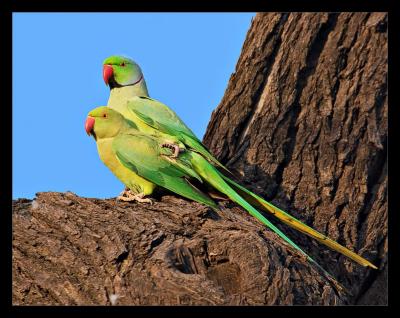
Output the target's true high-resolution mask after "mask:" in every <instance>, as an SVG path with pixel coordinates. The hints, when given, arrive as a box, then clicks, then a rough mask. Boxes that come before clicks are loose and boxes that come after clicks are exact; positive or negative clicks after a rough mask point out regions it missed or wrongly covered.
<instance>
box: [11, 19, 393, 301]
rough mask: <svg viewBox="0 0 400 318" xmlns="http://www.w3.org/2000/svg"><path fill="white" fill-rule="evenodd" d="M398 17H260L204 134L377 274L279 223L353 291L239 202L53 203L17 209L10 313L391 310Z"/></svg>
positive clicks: (24, 203) (167, 198)
mask: <svg viewBox="0 0 400 318" xmlns="http://www.w3.org/2000/svg"><path fill="white" fill-rule="evenodd" d="M386 19H387V18H386V15H385V14H377V13H372V14H368V13H367V14H364V13H358V14H351V13H345V14H257V16H256V18H255V19H254V21H253V23H252V26H251V29H250V30H249V32H248V35H247V39H246V41H245V44H244V47H243V50H242V53H241V56H240V58H239V61H238V64H237V68H236V72H235V74H233V75H232V77H231V79H230V82H229V85H228V88H227V91H226V94H225V96H224V98H223V100H222V102H221V104H220V105H219V106H218V108H217V109H216V111H215V112H214V113H213V116H212V119H211V122H210V124H209V127H208V130H207V133H206V135H205V143H206V144H207V145H208V146H209V147H210V149H211V150H212V151H213V152H214V153H215V154H216V155H217V157H218V158H219V159H220V160H221V161H222V162H224V163H226V164H227V165H228V167H229V168H230V169H232V171H235V172H237V174H238V175H242V176H243V178H242V182H243V183H244V184H245V185H246V186H247V187H249V188H251V189H253V190H254V191H256V192H258V193H260V194H262V195H263V196H264V197H265V198H266V199H269V200H271V201H272V202H274V203H275V204H276V205H278V206H280V207H282V208H283V209H286V210H287V211H289V212H290V213H292V214H294V215H295V216H296V217H298V218H299V219H301V220H303V221H304V222H306V223H308V224H310V225H312V226H313V227H315V228H317V229H318V230H319V231H321V232H323V233H326V234H328V235H330V236H331V237H332V238H334V239H336V240H338V241H339V242H340V243H341V244H343V245H345V246H347V247H349V248H351V249H354V250H355V251H357V252H358V253H360V254H362V256H364V257H366V258H368V259H369V260H371V261H372V262H374V263H375V264H377V265H379V270H369V269H365V268H363V267H360V266H358V265H357V264H354V263H352V262H351V261H349V260H347V259H346V258H344V257H341V256H339V255H338V254H337V253H334V252H331V251H328V250H327V249H326V248H325V247H323V246H319V245H317V244H316V243H315V242H314V241H312V240H311V239H308V238H306V237H304V235H302V234H299V233H296V232H294V231H292V230H290V229H289V228H287V227H285V226H281V225H279V226H281V228H282V230H284V231H285V232H286V233H288V235H289V236H290V237H292V238H293V239H294V241H295V242H298V243H299V245H300V246H302V247H303V248H304V249H305V250H306V251H307V252H309V253H310V254H311V255H312V256H313V257H314V258H316V259H317V261H319V263H320V264H321V265H322V266H323V267H324V268H325V269H327V270H328V271H330V272H331V273H332V274H333V275H334V276H335V277H336V278H337V279H338V281H339V282H340V283H341V284H342V285H344V286H345V287H346V288H347V289H348V290H350V291H351V292H352V295H350V294H349V293H347V292H345V291H338V289H337V285H336V284H335V283H334V282H332V281H330V280H328V279H327V278H326V277H325V276H323V275H322V274H321V272H320V271H319V270H318V269H316V268H315V267H314V266H312V265H310V264H309V263H307V262H306V261H305V260H304V258H302V257H301V256H300V255H299V254H298V253H297V252H296V251H295V250H293V249H292V248H291V247H289V246H288V245H287V244H286V243H284V242H283V241H282V240H281V239H280V238H279V237H278V236H277V235H276V234H274V233H273V232H271V231H270V230H268V229H267V228H265V227H264V226H263V225H261V224H260V223H259V222H258V221H257V220H255V219H254V218H253V217H251V216H249V215H248V213H246V212H244V211H243V210H242V209H241V208H239V207H237V206H236V205H235V204H233V203H229V202H227V201H222V202H220V206H221V210H220V211H219V212H218V213H217V212H214V211H212V210H211V209H209V208H206V207H204V206H203V205H201V204H197V203H193V202H189V201H187V200H184V199H182V198H179V197H177V196H176V195H165V194H164V195H161V196H159V197H158V200H157V201H156V202H155V203H154V204H153V205H151V206H150V205H146V204H137V203H126V202H116V201H115V200H114V199H107V200H99V199H90V198H81V197H78V196H76V195H74V194H73V193H70V192H67V193H54V192H48V193H39V194H38V195H37V198H36V199H35V200H33V201H32V200H27V199H19V200H15V201H14V202H13V304H14V305H27V304H63V305H105V304H106V305H147V304H151V305H159V304H165V305H170V304H171V305H175V304H198V305H232V304H242V305H247V304H251V305H252V304H268V305H291V304H307V305H309V304H315V305H337V304H385V303H386V302H387V296H386V294H387V292H386V290H387V284H386V281H387V277H386V276H387V269H386V268H387V267H386V263H387V259H386V255H387V221H386V220H387V200H386V184H387V174H386V145H387V142H386V136H387V126H386V119H387V99H386V96H387V94H386V72H387V71H386V63H387V34H386ZM228 123H229V125H228Z"/></svg>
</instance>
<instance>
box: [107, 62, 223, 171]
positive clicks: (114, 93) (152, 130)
mask: <svg viewBox="0 0 400 318" xmlns="http://www.w3.org/2000/svg"><path fill="white" fill-rule="evenodd" d="M103 78H104V81H105V83H106V84H107V85H109V87H110V98H109V100H108V104H107V106H108V107H110V108H112V109H115V110H117V111H118V112H120V113H121V114H122V115H123V116H124V117H125V118H127V119H129V120H131V121H132V122H134V123H135V124H136V125H137V128H138V129H139V130H140V131H142V132H145V133H149V134H152V135H156V136H159V137H160V138H162V139H163V140H164V141H165V142H164V145H163V146H164V147H170V148H173V149H174V153H173V154H172V156H173V157H176V156H178V154H179V152H181V151H183V150H184V149H186V148H189V149H191V150H194V151H197V152H198V153H200V154H202V155H203V156H204V157H205V158H206V159H207V160H208V161H210V162H212V163H213V164H215V165H217V166H220V167H221V168H223V169H225V170H227V169H226V168H225V167H224V166H223V165H222V164H221V163H220V162H219V161H218V160H217V159H216V158H214V157H213V156H212V155H211V153H210V152H209V151H208V150H207V148H206V147H205V146H204V145H203V144H202V142H201V141H200V140H199V139H198V138H197V137H196V135H195V134H194V133H193V132H192V131H191V130H190V129H189V128H188V127H187V126H186V125H185V124H184V122H183V121H182V120H181V119H180V118H179V117H178V115H177V114H176V113H175V112H174V111H173V110H172V109H170V108H169V107H168V106H166V105H164V104H163V103H160V102H159V101H156V100H154V99H151V98H150V97H149V96H148V91H147V86H146V82H145V80H144V77H143V73H142V71H141V69H140V67H139V66H138V65H137V64H136V63H135V62H134V61H133V60H131V59H129V58H127V57H123V56H117V55H116V56H110V57H108V58H107V59H105V60H104V62H103Z"/></svg>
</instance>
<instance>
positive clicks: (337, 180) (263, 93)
mask: <svg viewBox="0 0 400 318" xmlns="http://www.w3.org/2000/svg"><path fill="white" fill-rule="evenodd" d="M204 141H205V144H206V145H207V146H209V148H210V149H211V151H212V152H213V153H214V154H215V155H216V156H217V157H218V158H219V159H220V160H221V161H222V162H223V163H225V164H226V165H227V166H228V167H229V168H230V169H231V170H233V171H236V172H237V173H238V174H240V175H242V176H244V182H245V184H246V185H248V186H249V187H253V189H255V190H256V191H258V193H260V194H262V195H264V196H265V197H266V198H268V199H270V200H272V201H273V202H275V203H276V204H278V205H279V206H281V207H283V208H286V209H287V210H289V211H293V213H294V214H295V215H296V216H297V217H299V218H300V219H302V220H304V221H305V222H306V223H307V224H309V225H312V226H313V227H315V228H316V229H318V230H320V231H322V232H323V233H326V234H328V235H329V236H331V237H332V238H334V239H336V240H338V241H339V242H340V243H342V244H344V245H345V246H347V247H349V248H351V249H353V250H355V251H357V252H359V253H360V254H362V255H363V256H364V257H367V258H368V259H371V260H373V261H374V262H375V263H376V264H377V265H379V271H374V270H368V269H364V268H360V267H359V266H358V265H356V264H354V263H352V262H350V261H348V260H346V259H345V258H344V257H339V256H338V255H337V254H335V253H333V252H329V253H321V251H322V250H325V248H323V247H321V246H317V245H314V244H312V245H311V244H310V243H309V242H308V241H307V240H303V241H301V240H302V238H301V236H299V235H296V233H292V232H291V233H292V236H293V237H295V238H296V240H297V241H300V242H303V244H304V245H305V246H307V247H308V250H310V249H311V250H312V251H313V252H312V254H313V255H314V256H315V257H316V258H318V259H319V260H320V262H321V263H322V264H324V266H325V268H328V269H329V270H330V271H331V272H332V273H334V275H335V276H336V277H337V278H338V279H339V281H341V282H345V283H346V285H347V286H349V287H350V288H351V291H352V294H353V295H354V296H353V297H348V301H349V303H352V304H354V303H356V304H367V303H368V304H385V303H386V302H387V267H386V264H387V197H386V190H387V161H386V151H387V14H385V13H341V14H335V13H331V14H326V13H321V14H314V13H309V14H308V13H307V14H258V15H257V16H256V18H255V19H254V21H253V23H252V26H251V29H250V31H249V32H248V35H247V38H246V41H245V44H244V47H243V49H242V53H241V56H240V58H239V61H238V63H237V66H236V72H235V73H234V74H233V75H232V76H231V79H230V81H229V85H228V88H227V90H226V92H225V96H224V98H223V100H222V101H221V103H220V105H219V106H218V108H217V109H216V110H215V111H214V113H213V115H212V118H211V121H210V123H209V126H208V129H207V133H206V135H205V137H204ZM334 259H337V262H332V260H334Z"/></svg>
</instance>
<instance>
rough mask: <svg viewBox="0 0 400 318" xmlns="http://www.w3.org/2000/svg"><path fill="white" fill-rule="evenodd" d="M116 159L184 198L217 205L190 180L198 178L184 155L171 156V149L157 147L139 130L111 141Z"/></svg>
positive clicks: (155, 141) (152, 140) (153, 141)
mask: <svg viewBox="0 0 400 318" xmlns="http://www.w3.org/2000/svg"><path fill="white" fill-rule="evenodd" d="M112 147H113V151H114V153H115V155H116V156H117V158H118V160H119V161H120V162H121V163H122V164H123V165H124V166H125V167H127V168H129V169H131V170H132V171H133V172H135V173H136V174H138V175H139V176H141V177H143V178H145V179H147V180H149V181H151V182H153V183H155V184H157V185H159V186H162V187H164V188H166V189H168V190H170V191H173V192H175V193H177V194H179V195H182V196H184V197H186V198H188V199H191V200H194V201H197V202H200V203H203V204H206V205H208V206H211V207H214V208H217V205H216V204H215V202H214V201H213V200H212V199H211V198H210V197H209V196H208V195H206V194H205V193H203V192H202V191H200V190H199V189H197V188H196V187H195V186H194V185H192V184H191V183H190V179H197V180H199V181H201V178H200V177H199V176H198V174H197V173H196V172H195V171H194V170H193V169H192V168H191V167H190V164H189V162H188V161H185V158H184V156H183V158H179V159H178V158H176V159H175V158H171V157H170V155H171V150H170V149H166V148H162V147H160V142H159V141H158V140H157V139H156V138H153V137H150V136H148V135H143V134H133V133H132V134H131V133H127V134H121V135H119V136H117V137H115V139H114V141H113V145H112Z"/></svg>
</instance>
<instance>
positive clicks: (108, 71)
mask: <svg viewBox="0 0 400 318" xmlns="http://www.w3.org/2000/svg"><path fill="white" fill-rule="evenodd" d="M112 75H113V68H112V66H111V65H108V64H106V65H104V66H103V79H104V82H105V83H106V85H108V82H109V81H110V78H111V76H112Z"/></svg>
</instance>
